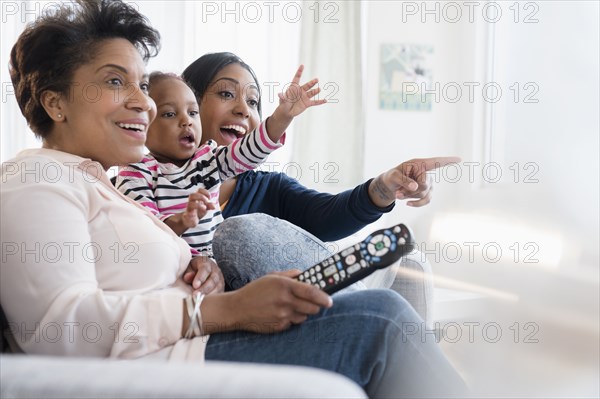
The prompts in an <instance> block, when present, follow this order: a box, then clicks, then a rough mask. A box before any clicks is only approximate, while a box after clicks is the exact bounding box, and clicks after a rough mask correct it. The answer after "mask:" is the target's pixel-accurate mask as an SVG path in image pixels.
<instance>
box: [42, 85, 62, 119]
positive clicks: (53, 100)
mask: <svg viewBox="0 0 600 399" xmlns="http://www.w3.org/2000/svg"><path fill="white" fill-rule="evenodd" d="M40 102H41V104H42V107H44V110H45V111H46V113H47V114H48V116H49V117H50V119H52V120H53V121H54V122H64V121H65V120H66V118H67V116H66V115H65V112H64V111H65V110H64V106H63V102H64V100H63V98H62V95H61V93H57V92H55V91H52V90H46V91H45V92H43V93H42V96H41V98H40Z"/></svg>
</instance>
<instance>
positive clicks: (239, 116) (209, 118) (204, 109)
mask: <svg viewBox="0 0 600 399" xmlns="http://www.w3.org/2000/svg"><path fill="white" fill-rule="evenodd" d="M259 100H260V97H259V90H258V87H257V84H256V82H255V80H254V78H253V77H252V74H250V72H248V71H247V70H246V69H245V68H243V67H242V66H241V65H240V64H230V65H227V66H226V67H224V68H223V69H221V70H220V71H219V72H218V73H217V74H216V75H215V78H214V79H213V80H212V82H211V83H210V85H209V86H208V89H207V90H206V93H204V96H203V97H202V99H201V101H200V120H201V122H202V132H203V135H204V137H203V140H202V141H203V142H206V140H209V139H212V140H215V141H216V142H217V144H219V145H228V144H229V143H231V142H233V141H234V140H236V139H237V138H239V137H243V136H244V135H245V134H247V133H250V132H251V131H253V130H254V129H256V128H257V127H258V125H259V123H260V115H259V113H258V102H259Z"/></svg>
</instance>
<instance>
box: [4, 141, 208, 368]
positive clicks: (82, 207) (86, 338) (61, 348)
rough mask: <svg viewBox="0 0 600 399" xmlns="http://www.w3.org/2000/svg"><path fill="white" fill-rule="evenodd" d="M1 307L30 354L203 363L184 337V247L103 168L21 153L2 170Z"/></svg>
mask: <svg viewBox="0 0 600 399" xmlns="http://www.w3.org/2000/svg"><path fill="white" fill-rule="evenodd" d="M0 194H1V195H0V214H1V219H0V221H1V236H0V239H1V241H2V260H1V262H2V263H1V268H0V304H1V305H2V308H3V309H4V312H5V314H6V316H7V319H8V321H9V324H10V328H11V330H12V332H13V335H14V337H15V339H16V341H17V343H18V344H19V346H20V347H21V348H22V349H23V350H24V351H25V352H26V353H35V354H48V355H65V356H99V357H114V358H138V357H141V356H146V355H150V354H151V355H152V356H153V357H160V358H169V359H174V360H175V359H176V360H182V359H194V360H200V359H203V358H204V349H205V343H206V340H207V337H199V338H195V339H192V340H185V339H182V338H181V328H182V322H183V315H182V312H183V304H182V298H184V297H185V296H186V295H189V294H190V293H191V288H190V287H189V286H187V285H186V284H185V283H183V281H182V280H181V276H182V273H183V271H184V270H185V268H186V267H187V265H188V262H189V261H190V251H189V248H188V245H187V244H186V242H185V241H183V240H182V239H181V238H179V237H177V236H176V235H175V234H174V233H173V232H172V231H171V229H169V228H168V227H167V226H166V225H164V224H163V223H162V222H160V221H159V220H158V219H157V218H155V217H154V216H153V215H152V214H151V213H150V212H148V211H147V210H146V209H144V208H143V207H141V206H139V205H138V204H136V203H135V202H133V201H131V200H130V199H128V198H127V197H124V196H123V195H122V194H121V193H119V192H118V191H117V190H116V189H115V188H114V187H113V186H112V184H111V183H110V181H109V179H108V176H107V175H106V173H105V172H104V170H103V169H102V167H101V165H100V164H99V163H97V162H93V161H91V160H89V159H84V158H81V157H78V156H75V155H72V154H68V153H64V152H60V151H55V150H48V149H35V150H26V151H23V152H21V153H19V155H17V157H16V158H14V159H11V160H10V161H7V162H5V163H3V164H2V172H1V186H0Z"/></svg>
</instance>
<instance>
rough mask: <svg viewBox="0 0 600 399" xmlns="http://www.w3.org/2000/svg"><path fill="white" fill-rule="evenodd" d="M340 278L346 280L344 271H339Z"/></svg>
mask: <svg viewBox="0 0 600 399" xmlns="http://www.w3.org/2000/svg"><path fill="white" fill-rule="evenodd" d="M340 276H342V278H346V271H344V270H340Z"/></svg>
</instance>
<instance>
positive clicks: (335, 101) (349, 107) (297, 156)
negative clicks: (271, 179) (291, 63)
mask: <svg viewBox="0 0 600 399" xmlns="http://www.w3.org/2000/svg"><path fill="white" fill-rule="evenodd" d="M303 7H304V9H303V11H304V14H305V15H306V17H305V18H303V20H302V31H301V36H300V61H301V62H302V63H304V64H305V65H306V73H305V75H306V76H307V77H313V76H316V77H319V79H320V87H321V90H322V92H321V98H326V99H327V100H328V101H329V103H328V104H325V105H322V106H320V107H318V108H315V109H310V110H308V111H307V112H306V113H305V114H303V115H302V116H301V117H299V118H298V120H297V121H296V122H295V123H296V136H295V142H294V148H293V157H292V159H293V161H294V162H297V163H298V164H299V165H300V169H301V170H302V179H301V181H302V183H304V184H305V185H307V186H310V187H313V188H317V189H319V190H321V191H327V192H338V191H340V190H342V189H345V188H348V187H351V186H354V185H355V184H357V183H359V182H360V181H361V180H362V179H363V175H362V171H363V145H364V136H363V124H364V108H363V92H362V81H363V77H362V65H361V58H362V50H361V47H362V46H361V42H362V40H361V12H362V11H361V2H359V1H343V2H342V1H338V2H331V1H327V2H324V1H323V2H306V3H303ZM309 16H310V17H309Z"/></svg>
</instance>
